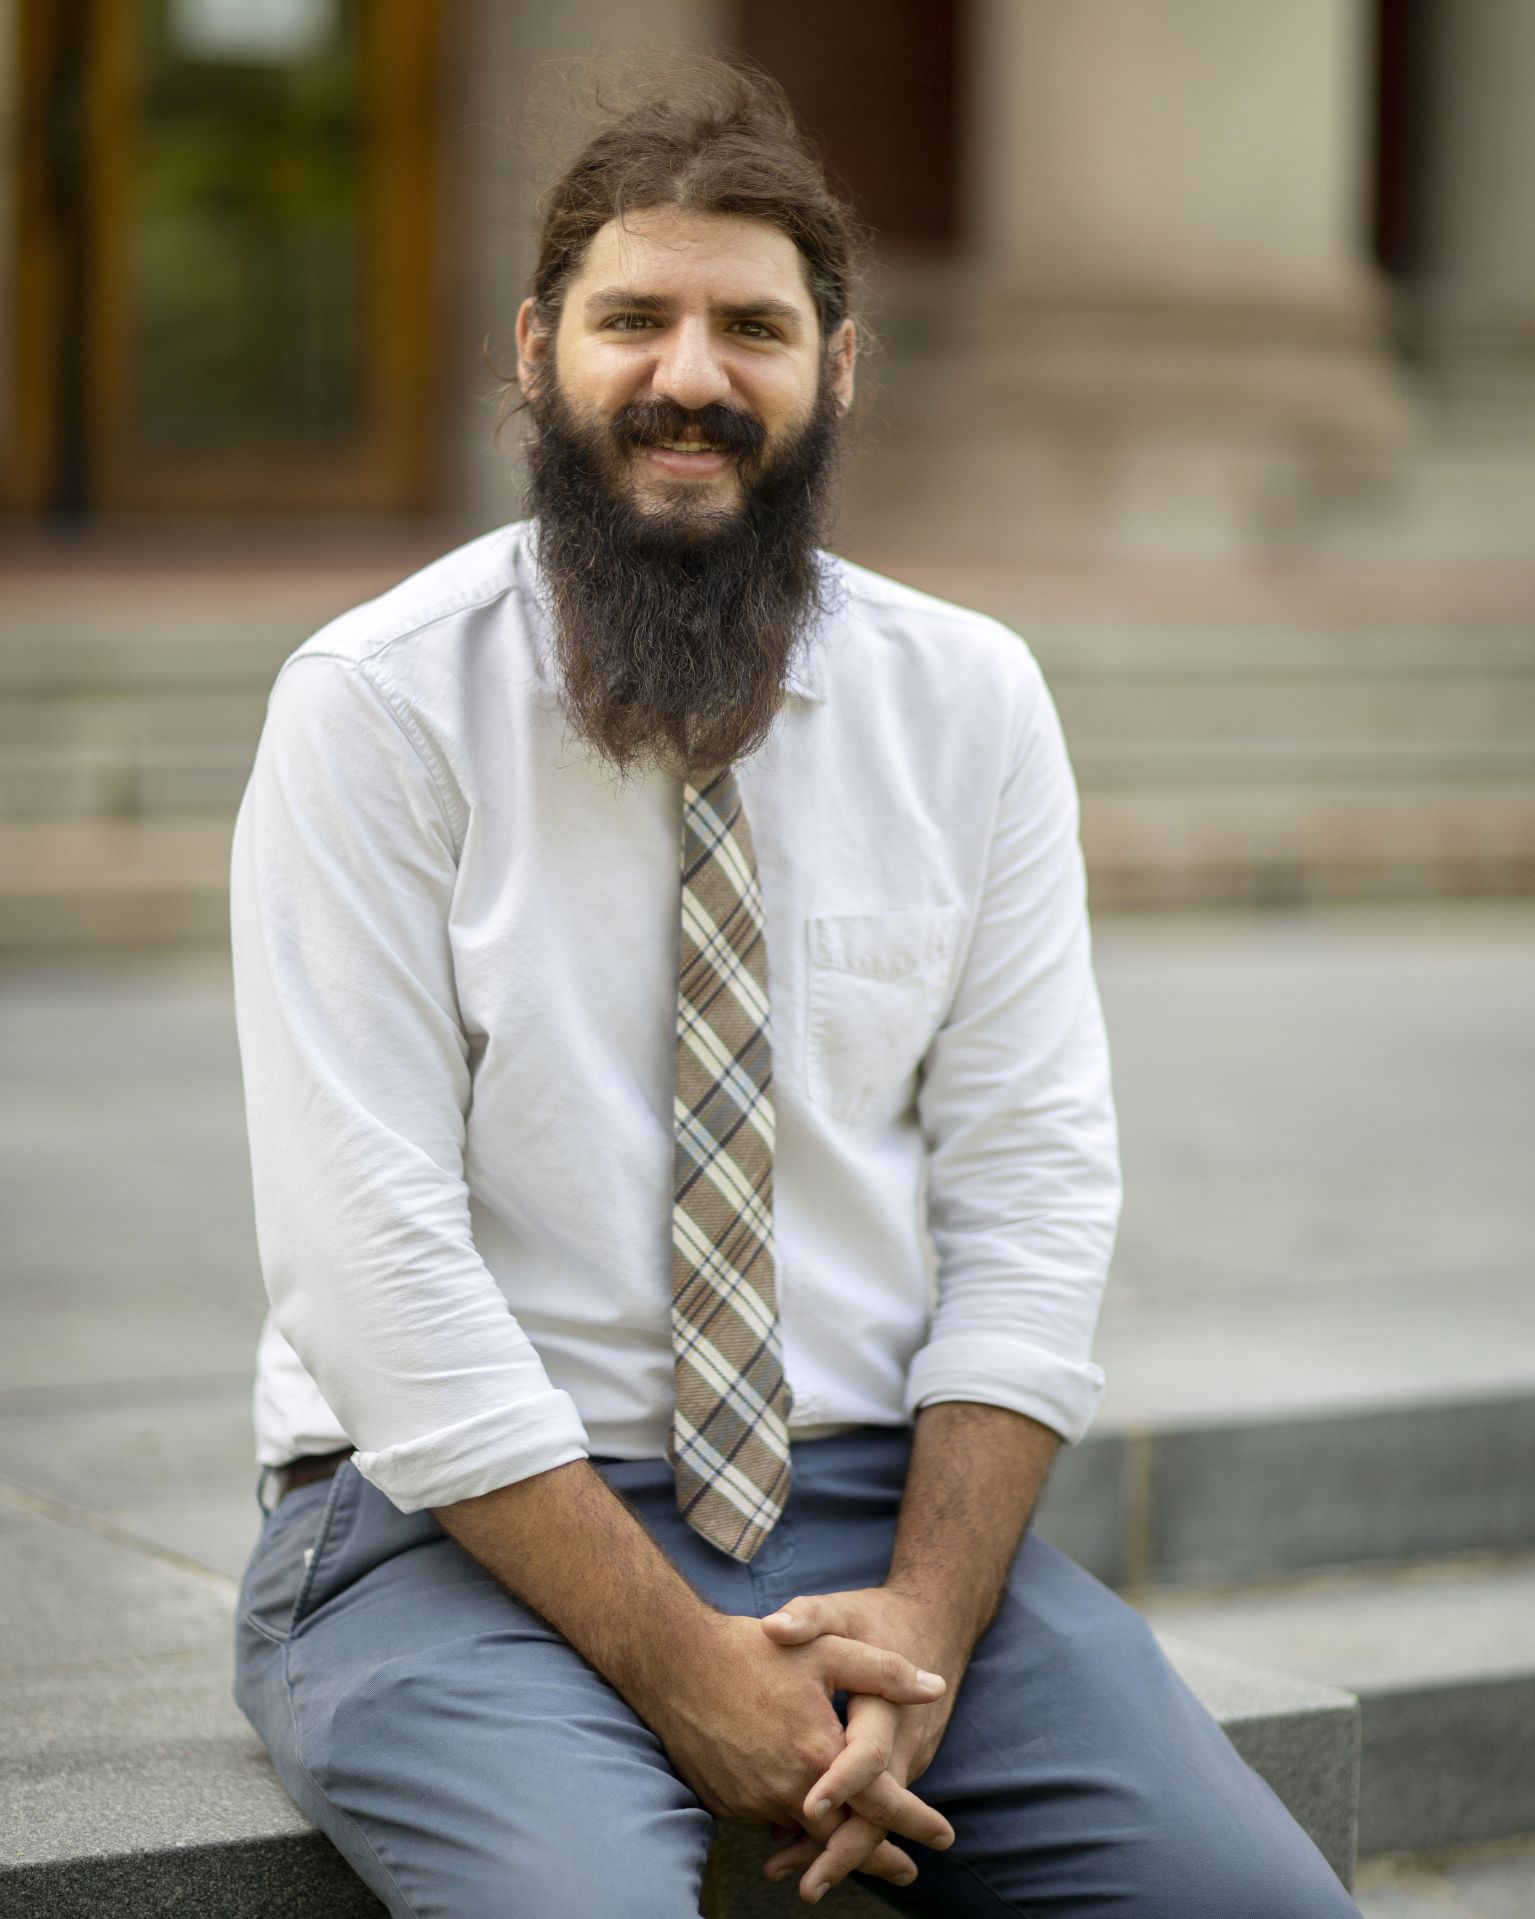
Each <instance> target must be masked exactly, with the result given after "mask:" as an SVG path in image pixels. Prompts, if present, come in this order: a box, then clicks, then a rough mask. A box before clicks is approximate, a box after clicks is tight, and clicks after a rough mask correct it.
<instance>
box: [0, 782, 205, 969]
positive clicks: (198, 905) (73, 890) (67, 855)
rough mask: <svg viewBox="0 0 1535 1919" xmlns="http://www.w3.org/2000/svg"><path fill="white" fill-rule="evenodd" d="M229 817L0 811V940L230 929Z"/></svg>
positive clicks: (201, 938)
mask: <svg viewBox="0 0 1535 1919" xmlns="http://www.w3.org/2000/svg"><path fill="white" fill-rule="evenodd" d="M233 825H234V820H233V816H232V815H230V814H226V813H224V812H219V813H215V814H211V815H209V814H198V813H188V814H165V815H160V816H157V817H150V818H147V819H124V820H75V819H62V820H60V819H47V820H0V947H10V948H22V947H40V946H55V945H69V946H113V945H134V946H137V945H146V944H148V945H183V944H188V943H207V942H214V943H222V942H224V941H227V939H228V937H229V849H230V835H231V832H232V829H233Z"/></svg>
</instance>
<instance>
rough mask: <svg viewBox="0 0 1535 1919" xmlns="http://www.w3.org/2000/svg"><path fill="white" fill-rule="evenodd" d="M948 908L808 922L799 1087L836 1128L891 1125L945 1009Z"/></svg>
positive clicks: (953, 928)
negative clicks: (839, 1123) (856, 1123)
mask: <svg viewBox="0 0 1535 1919" xmlns="http://www.w3.org/2000/svg"><path fill="white" fill-rule="evenodd" d="M962 921H963V915H962V914H961V912H960V909H959V908H958V907H957V906H922V907H909V908H901V909H898V910H895V911H892V912H886V913H821V914H816V915H814V916H813V917H812V918H811V920H810V966H809V976H810V1004H809V1014H808V1018H807V1020H806V1023H805V1032H806V1052H807V1057H806V1070H805V1084H806V1088H807V1090H808V1092H809V1094H810V1097H811V1099H812V1100H813V1101H814V1103H815V1104H816V1105H817V1106H821V1107H824V1108H825V1110H826V1111H827V1112H829V1113H832V1114H835V1115H836V1117H837V1118H838V1119H844V1120H862V1119H876V1118H892V1117H893V1116H894V1115H895V1114H896V1113H898V1112H899V1111H900V1110H901V1109H902V1107H903V1106H904V1105H905V1104H906V1102H907V1100H908V1099H909V1098H910V1096H911V1087H912V1079H913V1076H914V1075H915V1073H916V1070H917V1067H918V1066H919V1065H920V1064H921V1061H922V1057H923V1055H924V1054H925V1053H926V1051H927V1049H928V1047H929V1046H930V1045H931V1043H932V1039H933V1035H934V1034H935V1033H936V1032H937V1030H938V1025H939V1022H940V1020H941V1019H942V1017H943V1012H944V1008H945V1006H946V1004H947V1002H948V995H949V983H950V977H951V974H952V971H953V963H954V952H955V946H956V943H957V941H958V939H959V933H960V927H961V924H962Z"/></svg>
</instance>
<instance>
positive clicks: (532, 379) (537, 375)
mask: <svg viewBox="0 0 1535 1919" xmlns="http://www.w3.org/2000/svg"><path fill="white" fill-rule="evenodd" d="M553 351H554V335H553V334H552V333H550V332H549V331H548V329H547V328H546V327H544V326H543V325H542V324H541V323H540V321H539V319H538V315H537V312H536V310H535V308H534V305H533V302H532V301H531V300H524V301H523V303H522V305H521V306H520V307H518V309H517V384H518V386H519V387H520V388H521V389H522V397H523V398H524V399H525V400H531V399H532V398H533V396H534V394H535V393H536V392H537V391H538V387H539V384H540V382H541V381H542V379H543V377H544V371H545V369H546V367H547V365H548V363H549V359H550V356H551V355H552V353H553Z"/></svg>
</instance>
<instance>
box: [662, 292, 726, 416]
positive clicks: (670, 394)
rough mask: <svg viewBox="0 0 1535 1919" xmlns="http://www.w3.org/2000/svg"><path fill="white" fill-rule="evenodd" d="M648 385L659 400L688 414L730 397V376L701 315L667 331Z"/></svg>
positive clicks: (678, 323) (690, 316) (680, 322)
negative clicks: (686, 409)
mask: <svg viewBox="0 0 1535 1919" xmlns="http://www.w3.org/2000/svg"><path fill="white" fill-rule="evenodd" d="M650 384H651V388H652V390H653V391H654V393H655V395H656V397H657V398H658V399H662V400H671V401H674V402H675V403H676V405H678V406H681V407H686V408H688V410H689V411H690V412H692V411H696V410H697V409H698V408H699V407H704V406H711V405H713V404H715V403H716V402H718V401H722V400H726V399H728V398H729V397H730V375H729V373H728V372H727V371H726V369H725V367H724V365H723V364H722V362H721V359H720V355H719V350H718V346H717V344H716V342H715V339H714V336H713V333H712V331H711V329H710V326H709V322H708V321H707V320H706V319H705V318H704V317H703V316H702V315H697V316H693V315H689V316H688V317H686V318H684V319H681V320H679V321H678V322H677V323H676V325H674V326H672V327H669V328H668V329H667V331H666V335H665V337H664V338H663V340H662V341H661V343H660V347H659V350H658V352H657V355H656V364H655V370H654V372H653V373H652V374H651V379H650Z"/></svg>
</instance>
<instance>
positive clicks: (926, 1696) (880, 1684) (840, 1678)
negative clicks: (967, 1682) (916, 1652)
mask: <svg viewBox="0 0 1535 1919" xmlns="http://www.w3.org/2000/svg"><path fill="white" fill-rule="evenodd" d="M821 1644H822V1645H823V1647H824V1648H825V1661H826V1663H825V1665H824V1666H823V1668H822V1677H823V1678H824V1679H825V1680H826V1681H827V1689H828V1691H830V1692H837V1691H842V1692H867V1693H874V1694H876V1695H877V1696H878V1697H879V1698H881V1699H893V1700H894V1701H895V1703H896V1704H897V1705H898V1706H924V1705H928V1704H929V1703H931V1701H933V1700H934V1699H939V1698H941V1697H942V1696H943V1693H944V1690H945V1687H944V1681H943V1680H942V1679H941V1678H940V1677H939V1675H938V1674H937V1673H935V1672H922V1671H919V1669H918V1668H917V1667H916V1666H914V1665H913V1664H912V1663H911V1661H910V1660H909V1659H903V1658H902V1657H901V1655H900V1654H899V1653H898V1652H892V1651H891V1650H890V1649H889V1647H887V1646H869V1645H866V1644H865V1643H864V1642H863V1640H861V1639H843V1638H841V1637H839V1636H837V1635H834V1634H826V1635H824V1636H823V1638H822V1641H821Z"/></svg>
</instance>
